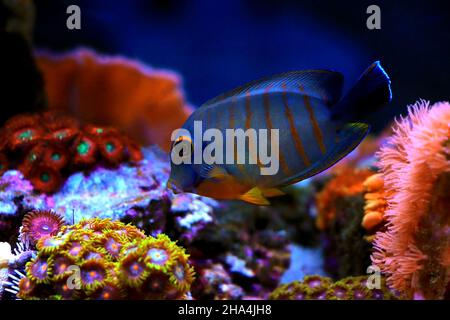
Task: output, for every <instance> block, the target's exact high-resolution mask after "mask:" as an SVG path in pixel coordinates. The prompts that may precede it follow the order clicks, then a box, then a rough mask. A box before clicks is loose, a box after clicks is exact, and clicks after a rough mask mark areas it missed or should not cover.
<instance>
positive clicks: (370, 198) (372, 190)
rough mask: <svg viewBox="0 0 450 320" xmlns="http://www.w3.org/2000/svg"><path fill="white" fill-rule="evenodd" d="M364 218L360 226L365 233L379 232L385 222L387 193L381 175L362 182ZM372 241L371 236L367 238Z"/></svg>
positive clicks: (377, 174)
mask: <svg viewBox="0 0 450 320" xmlns="http://www.w3.org/2000/svg"><path fill="white" fill-rule="evenodd" d="M363 186H364V190H365V191H366V193H365V194H364V199H365V201H366V205H365V206H364V217H363V220H362V223H361V225H362V226H363V227H364V228H365V229H366V230H367V231H374V230H379V229H380V228H381V227H382V226H383V222H384V221H385V217H384V212H385V211H386V209H387V200H386V198H387V197H388V192H387V191H386V190H385V189H384V181H383V177H382V176H381V174H379V173H376V174H373V175H371V176H370V177H368V178H367V179H366V180H365V181H364V184H363ZM368 240H373V236H370V237H368Z"/></svg>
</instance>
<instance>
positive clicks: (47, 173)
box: [27, 166, 62, 193]
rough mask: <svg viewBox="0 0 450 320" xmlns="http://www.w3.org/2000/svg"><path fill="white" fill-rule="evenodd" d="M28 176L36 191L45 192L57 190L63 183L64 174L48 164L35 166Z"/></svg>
mask: <svg viewBox="0 0 450 320" xmlns="http://www.w3.org/2000/svg"><path fill="white" fill-rule="evenodd" d="M27 178H28V179H29V180H30V182H31V184H32V185H33V187H34V189H35V190H36V191H39V192H44V193H52V192H55V191H56V190H58V188H59V187H60V186H61V183H62V176H61V174H60V173H59V171H57V170H55V169H53V168H51V167H48V166H37V167H35V168H33V169H32V170H31V171H30V174H29V175H27Z"/></svg>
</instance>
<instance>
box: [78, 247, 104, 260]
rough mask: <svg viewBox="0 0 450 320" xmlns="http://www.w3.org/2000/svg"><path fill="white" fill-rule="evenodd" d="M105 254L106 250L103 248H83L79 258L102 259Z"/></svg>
mask: <svg viewBox="0 0 450 320" xmlns="http://www.w3.org/2000/svg"><path fill="white" fill-rule="evenodd" d="M106 255H107V252H106V250H105V249H103V248H90V247H88V248H84V249H83V251H82V253H81V258H82V259H83V260H97V259H104V258H105V257H106Z"/></svg>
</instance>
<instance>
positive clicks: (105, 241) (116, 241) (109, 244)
mask: <svg viewBox="0 0 450 320" xmlns="http://www.w3.org/2000/svg"><path fill="white" fill-rule="evenodd" d="M123 240H124V239H123V237H121V236H120V235H118V234H117V233H116V231H108V232H105V233H104V234H103V237H102V239H101V240H100V242H101V243H102V245H103V247H104V249H105V250H106V252H107V253H108V254H109V255H110V256H111V257H112V258H113V259H118V258H119V255H120V250H121V249H122V246H123V243H124V241H123Z"/></svg>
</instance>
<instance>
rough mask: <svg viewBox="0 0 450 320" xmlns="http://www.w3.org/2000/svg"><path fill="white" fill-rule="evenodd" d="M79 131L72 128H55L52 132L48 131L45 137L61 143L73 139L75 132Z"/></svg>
mask: <svg viewBox="0 0 450 320" xmlns="http://www.w3.org/2000/svg"><path fill="white" fill-rule="evenodd" d="M78 133H79V130H77V129H74V128H62V129H57V130H55V131H53V132H50V133H49V134H47V135H46V139H47V140H49V141H51V142H62V143H68V142H70V141H72V140H73V139H75V137H76V136H77V134H78Z"/></svg>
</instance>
